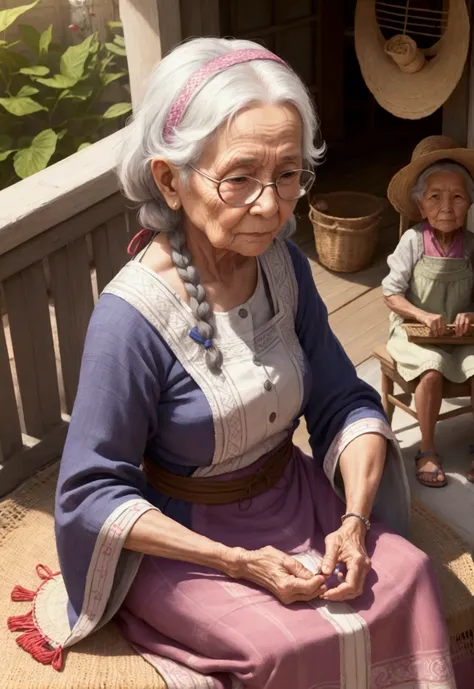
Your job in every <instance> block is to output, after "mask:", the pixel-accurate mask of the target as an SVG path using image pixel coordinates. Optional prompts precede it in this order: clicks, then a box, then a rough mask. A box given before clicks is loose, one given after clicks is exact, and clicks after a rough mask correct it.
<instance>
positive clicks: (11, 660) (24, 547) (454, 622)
mask: <svg viewBox="0 0 474 689" xmlns="http://www.w3.org/2000/svg"><path fill="white" fill-rule="evenodd" d="M57 469H58V467H57V465H52V466H49V467H47V468H46V469H43V470H42V471H41V472H39V473H38V474H36V475H35V476H34V477H32V478H31V479H29V480H28V481H26V483H24V484H23V485H22V486H20V488H18V489H17V490H16V491H15V492H13V493H12V494H11V495H9V496H8V497H7V498H6V499H4V500H3V501H1V502H0V648H1V649H2V661H3V662H1V663H0V688H1V689H20V687H21V689H112V687H113V689H166V685H165V683H164V682H163V680H162V679H161V678H160V676H159V675H158V673H157V672H156V671H155V670H154V669H153V668H152V666H151V665H149V664H148V663H147V662H146V661H144V660H143V659H142V658H141V657H140V656H139V655H138V654H136V653H135V652H134V651H133V650H132V649H131V647H130V646H129V645H128V644H127V642H126V641H125V640H124V639H123V638H122V636H121V635H120V633H119V631H118V629H117V627H116V626H115V625H114V624H113V623H110V624H108V625H106V627H104V629H101V630H99V631H98V632H97V633H96V634H93V635H92V636H91V637H90V638H88V639H85V640H84V641H82V642H80V643H79V644H77V645H76V646H74V648H73V649H72V650H71V651H69V652H68V653H67V654H66V662H65V669H64V670H63V671H62V672H56V671H54V670H53V669H52V668H51V666H49V665H46V666H45V665H41V664H40V663H38V662H36V661H35V660H33V659H32V658H31V657H30V656H29V655H28V654H27V653H25V652H24V651H22V650H20V649H19V648H18V646H17V645H16V643H15V637H16V634H13V633H11V632H10V631H9V630H8V628H7V624H6V620H7V617H9V616H10V615H18V614H22V613H23V612H27V611H28V610H29V609H30V608H31V603H14V602H12V601H11V599H10V592H11V590H12V589H13V587H14V586H15V585H16V584H22V585H23V586H26V587H31V588H36V587H37V586H38V577H37V575H36V572H35V566H36V565H37V564H38V563H42V564H45V565H48V566H49V567H51V568H52V569H54V568H56V567H57V564H58V562H57V555H56V549H55V545H54V533H53V517H52V510H53V501H54V490H55V484H56V479H57ZM412 529H413V540H414V542H415V543H416V545H418V546H419V547H420V548H422V549H423V550H424V551H426V552H427V553H428V554H429V555H430V556H431V557H432V558H433V560H434V562H435V566H436V571H437V575H438V580H439V582H440V585H441V591H442V597H443V603H444V607H445V612H446V617H447V620H448V627H449V631H450V636H451V649H452V652H453V654H454V655H455V656H458V657H465V656H466V654H470V653H472V652H473V649H472V648H471V645H472V634H470V630H472V629H474V564H473V561H472V557H471V555H470V552H469V547H468V546H467V545H466V544H465V543H464V542H463V541H462V540H461V539H460V538H459V537H458V536H457V535H456V534H454V532H453V531H452V530H451V529H450V528H449V527H447V526H446V525H445V524H443V523H442V522H440V521H439V520H438V519H437V518H436V517H435V516H433V515H432V514H431V513H429V512H428V511H427V510H426V509H425V508H424V507H423V506H421V505H420V504H418V503H417V504H414V505H413V522H412ZM469 639H471V641H469ZM5 660H6V662H5Z"/></svg>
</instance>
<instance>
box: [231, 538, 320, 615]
mask: <svg viewBox="0 0 474 689" xmlns="http://www.w3.org/2000/svg"><path fill="white" fill-rule="evenodd" d="M235 551H237V552H236V561H235V563H234V567H233V568H232V571H230V572H229V574H230V575H231V576H232V577H234V578H235V579H246V580H247V581H251V582H253V583H254V584H258V585H259V586H261V587H262V588H264V589H266V590H267V591H270V593H272V594H273V595H274V596H276V598H278V600H280V601H281V602H282V603H284V604H285V605H289V604H290V603H296V602H297V601H309V600H313V599H314V598H318V597H320V596H321V594H322V593H324V592H325V591H326V586H325V585H324V582H325V577H324V576H322V575H320V574H319V575H318V574H313V573H312V572H310V571H309V570H308V569H306V567H305V566H304V565H302V564H301V563H300V562H298V560H296V559H295V558H294V557H291V555H287V554H285V553H283V552H282V551H281V550H277V548H273V547H272V546H266V547H265V548H260V549H259V550H245V549H243V548H236V549H235Z"/></svg>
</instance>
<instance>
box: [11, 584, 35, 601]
mask: <svg viewBox="0 0 474 689" xmlns="http://www.w3.org/2000/svg"><path fill="white" fill-rule="evenodd" d="M11 595H12V600H13V601H15V603H21V602H23V601H32V600H34V598H35V596H36V591H32V590H31V589H25V587H24V586H20V585H17V586H15V588H14V589H13V591H12V594H11Z"/></svg>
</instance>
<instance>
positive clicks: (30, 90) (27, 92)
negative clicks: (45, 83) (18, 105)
mask: <svg viewBox="0 0 474 689" xmlns="http://www.w3.org/2000/svg"><path fill="white" fill-rule="evenodd" d="M37 93H39V89H35V87H34V86H30V85H29V84H25V85H24V86H22V87H21V89H20V90H19V91H18V93H17V94H16V97H17V98H26V97H27V96H34V95H36V94H37Z"/></svg>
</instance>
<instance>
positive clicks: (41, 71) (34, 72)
mask: <svg viewBox="0 0 474 689" xmlns="http://www.w3.org/2000/svg"><path fill="white" fill-rule="evenodd" d="M20 72H21V73H22V74H29V75H30V76H32V77H45V76H46V75H47V74H49V67H45V66H44V65H33V66H32V67H22V68H21V69H20Z"/></svg>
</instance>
